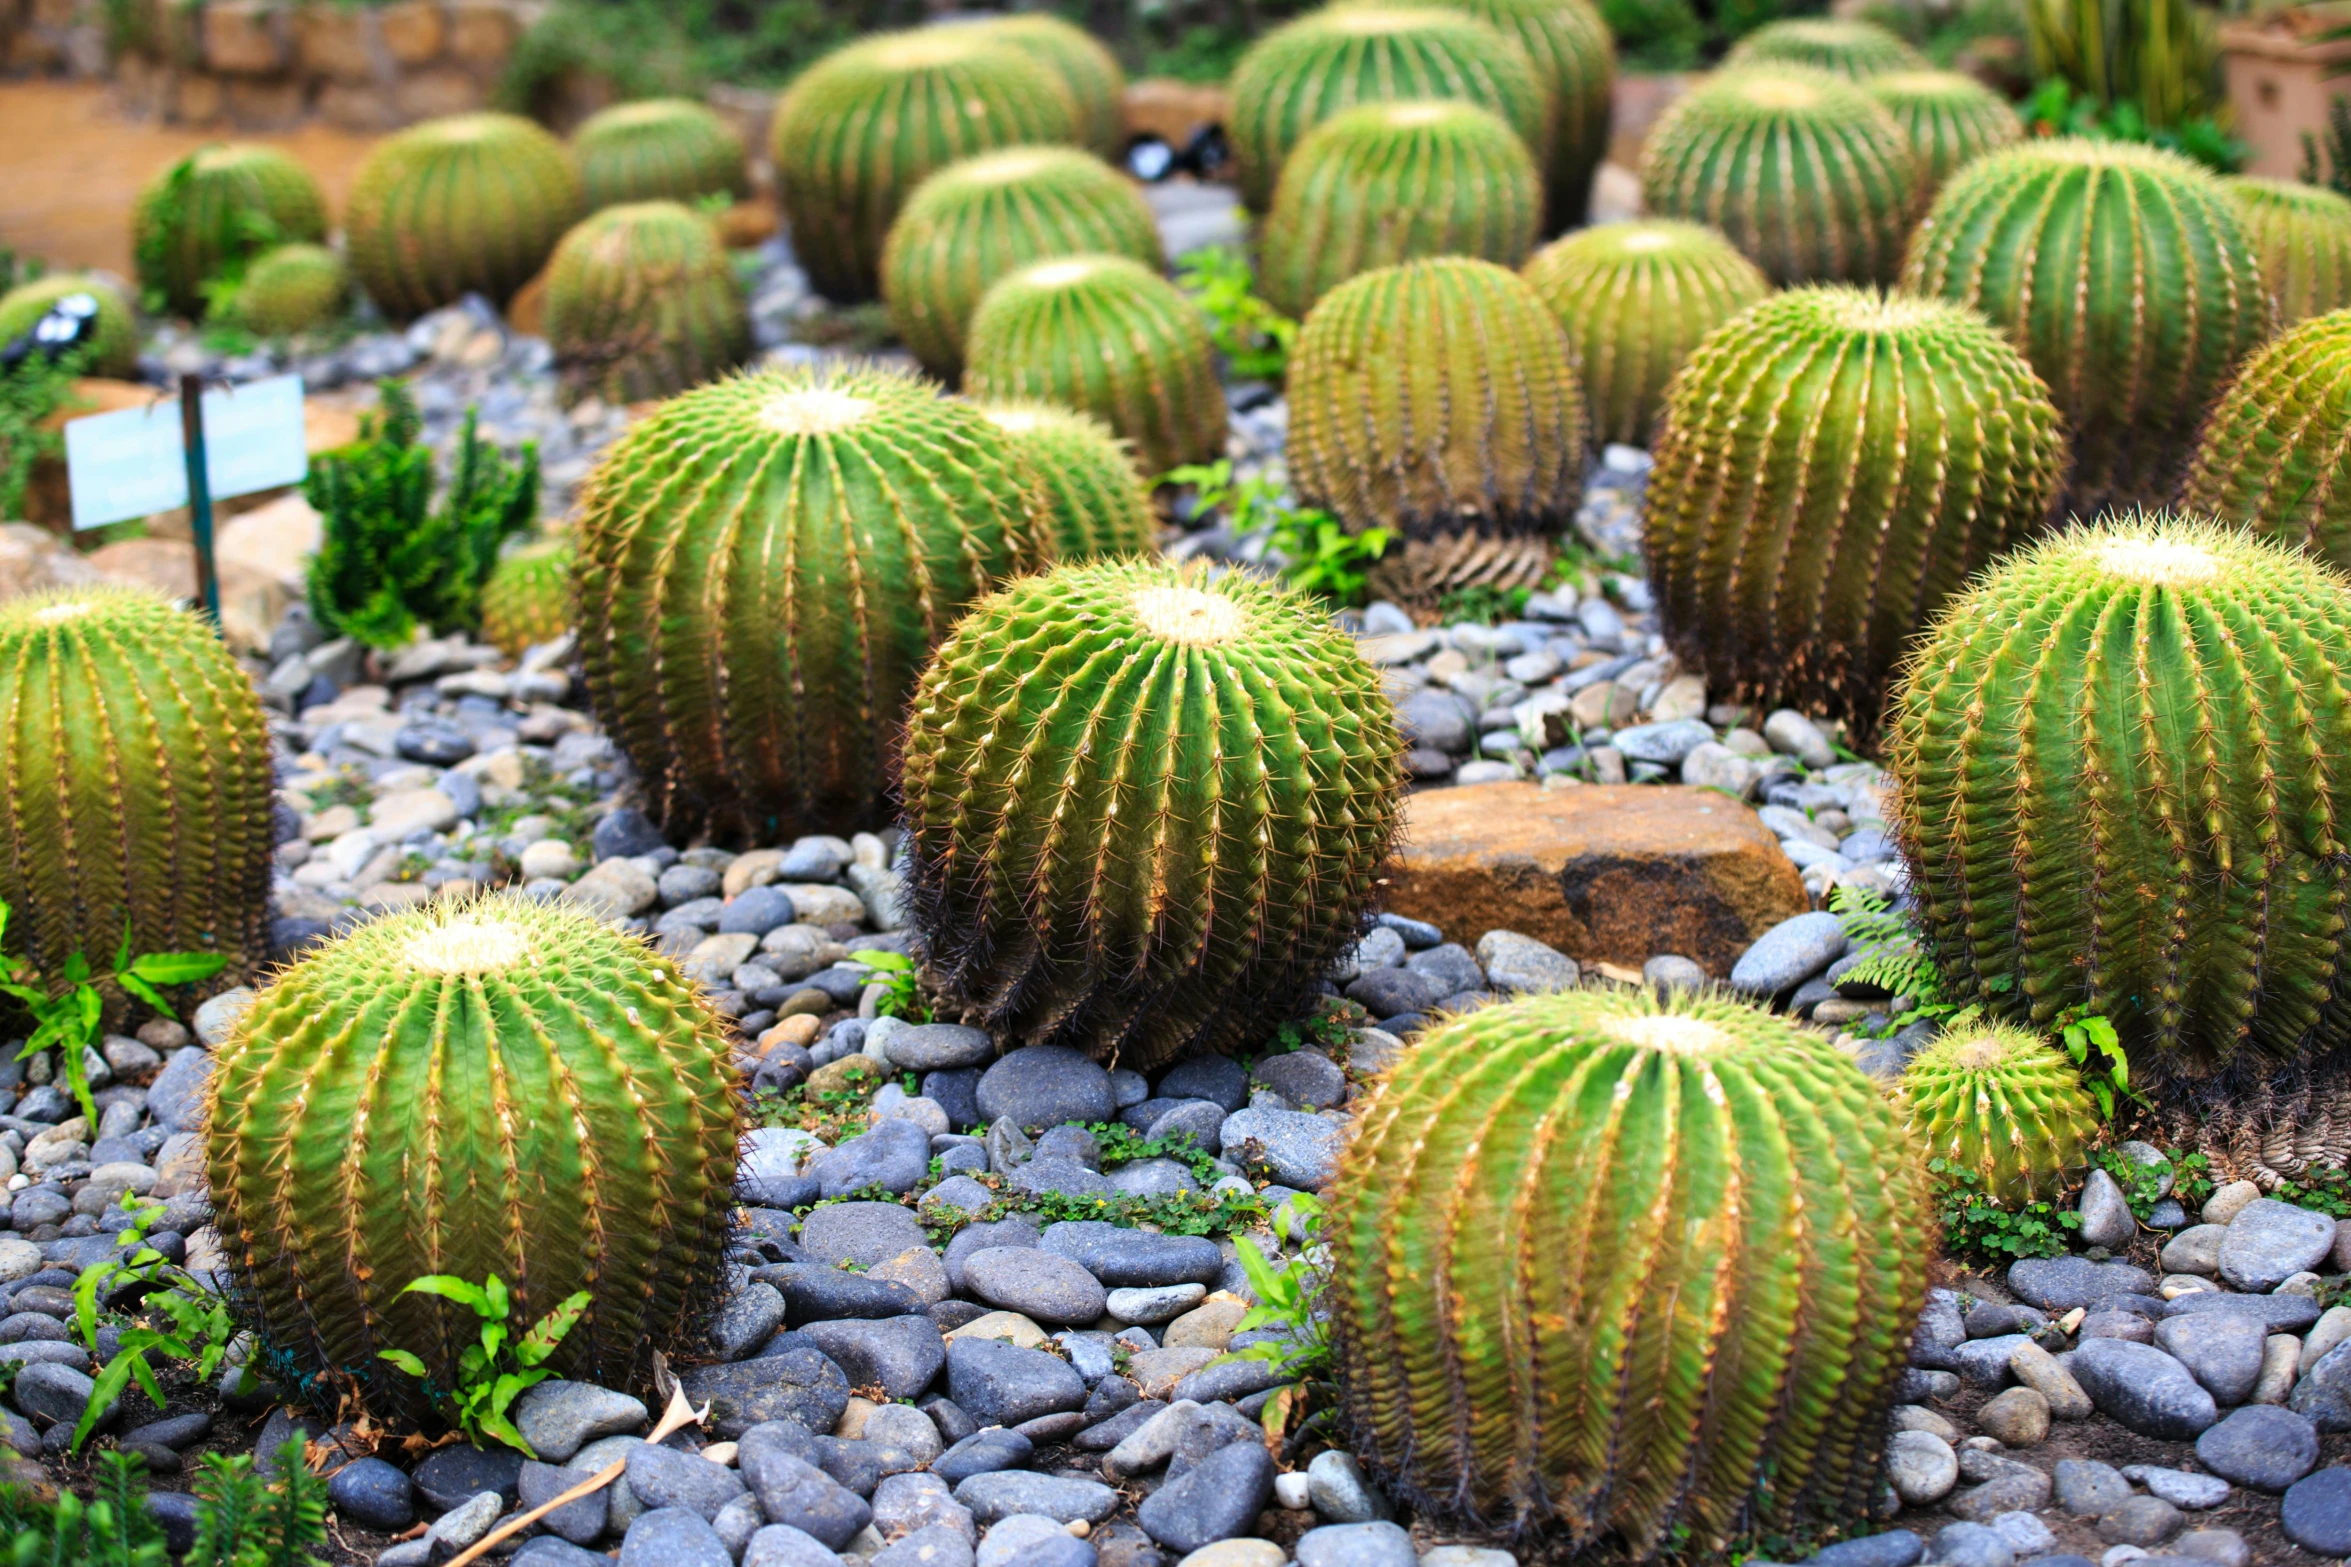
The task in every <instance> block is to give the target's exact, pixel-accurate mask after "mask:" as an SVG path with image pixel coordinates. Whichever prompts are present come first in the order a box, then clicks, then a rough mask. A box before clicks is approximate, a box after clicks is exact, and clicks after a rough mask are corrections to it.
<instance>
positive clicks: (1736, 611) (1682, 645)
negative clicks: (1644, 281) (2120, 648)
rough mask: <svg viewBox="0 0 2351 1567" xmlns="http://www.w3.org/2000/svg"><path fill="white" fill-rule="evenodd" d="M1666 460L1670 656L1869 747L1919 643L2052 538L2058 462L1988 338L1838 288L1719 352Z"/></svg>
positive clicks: (1953, 314) (1669, 411)
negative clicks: (1843, 729) (2022, 550)
mask: <svg viewBox="0 0 2351 1567" xmlns="http://www.w3.org/2000/svg"><path fill="white" fill-rule="evenodd" d="M1656 458H1657V461H1656V466H1655V468H1654V469H1653V470H1652V471H1651V473H1650V476H1649V486H1648V492H1647V500H1646V503H1645V515H1644V519H1643V528H1644V533H1645V541H1644V542H1645V547H1646V553H1647V555H1648V560H1649V580H1650V582H1651V584H1652V585H1653V587H1654V588H1655V590H1656V593H1657V599H1658V606H1659V609H1660V611H1661V613H1662V616H1663V619H1664V621H1665V627H1666V632H1667V634H1668V636H1669V637H1670V638H1671V639H1672V641H1673V643H1674V646H1675V648H1676V650H1677V652H1678V653H1679V656H1680V657H1681V658H1682V659H1683V661H1684V662H1685V663H1687V664H1691V665H1695V666H1697V667H1699V668H1702V669H1704V670H1705V671H1706V673H1707V676H1708V679H1709V682H1710V683H1711V684H1715V685H1718V686H1721V687H1725V688H1728V689H1730V690H1732V691H1735V692H1736V693H1737V695H1736V696H1735V697H1733V698H1732V700H1735V701H1758V702H1765V703H1769V704H1773V705H1778V704H1781V703H1793V704H1797V705H1802V706H1804V709H1805V711H1807V712H1817V711H1828V712H1832V713H1835V714H1838V715H1840V716H1843V717H1846V718H1850V719H1852V720H1854V721H1855V722H1856V723H1857V724H1858V725H1860V726H1861V727H1862V728H1864V729H1866V728H1868V727H1870V726H1871V725H1873V724H1874V723H1875V722H1876V719H1877V713H1878V706H1879V699H1880V696H1881V694H1882V692H1883V689H1884V685H1885V681H1886V679H1887V678H1888V676H1889V675H1891V674H1892V673H1893V670H1894V667H1895V665H1896V663H1897V662H1898V661H1899V659H1900V658H1901V655H1902V650H1903V648H1904V646H1905V645H1906V644H1907V643H1908V641H1909V640H1910V638H1911V636H1912V634H1913V633H1915V632H1916V631H1917V630H1918V629H1919V628H1920V627H1921V626H1923V625H1924V624H1925V623H1926V622H1927V620H1928V619H1929V618H1931V617H1932V616H1933V615H1934V614H1935V612H1936V611H1937V609H1939V608H1940V607H1941V605H1942V604H1943V602H1944V600H1946V599H1947V598H1949V597H1950V596H1951V595H1952V594H1954V593H1956V592H1958V591H1959V590H1960V589H1961V588H1963V587H1965V586H1966V584H1967V581H1968V579H1969V578H1970V577H1971V576H1973V575H1974V574H1975V573H1976V572H1977V571H1979V570H1981V569H1982V568H1983V567H1984V566H1985V565H1986V564H1988V563H1989V562H1990V561H1991V560H1992V559H1993V558H1995V557H1996V556H1998V555H2000V554H2002V553H2003V552H2004V551H2006V550H2008V549H2011V548H2013V547H2014V546H2015V545H2017V544H2018V543H2021V542H2022V541H2023V540H2025V539H2027V538H2030V537H2031V536H2033V535H2034V534H2035V533H2037V532H2038V531H2039V530H2040V529H2041V528H2042V527H2043V526H2044V525H2045V524H2046V523H2047V522H2048V520H2049V517H2050V508H2051V505H2052V503H2053V502H2054V501H2055V499H2056V495H2057V485H2058V479H2059V476H2060V474H2061V473H2062V472H2063V470H2064V458H2065V448H2064V441H2063V438H2062V437H2061V435H2060V434H2059V425H2058V419H2057V410H2056V408H2055V407H2054V406H2052V405H2051V403H2050V401H2049V393H2048V389H2047V388H2046V387H2044V386H2043V385H2042V384H2041V381H2040V378H2039V377H2037V376H2035V375H2034V374H2033V372H2032V367H2031V366H2029V365H2027V364H2026V363H2025V362H2024V357H2023V356H2022V355H2021V354H2019V353H2018V352H2017V351H2016V350H2015V349H2014V348H2012V347H2010V346H2009V345H2008V344H2007V342H2005V341H2004V340H2003V339H2002V338H2001V337H2000V336H1999V334H1998V333H1996V332H1994V331H1993V330H1992V329H1991V328H1990V327H1989V326H1987V325H1986V324H1985V323H1984V321H1983V320H1982V318H1981V317H1979V316H1976V315H1975V314H1973V313H1972V312H1970V311H1966V310H1961V309H1959V308H1958V307H1956V306H1954V305H1947V304H1944V303H1943V302H1942V301H1940V300H1928V299H1912V298H1906V297H1903V296H1900V295H1895V296H1892V297H1888V298H1881V297H1879V296H1878V295H1877V294H1875V293H1872V292H1869V291H1867V290H1863V289H1856V288H1844V287H1837V288H1808V289H1797V290H1794V291H1792V292H1789V293H1786V294H1780V295H1775V296H1774V297H1772V298H1770V299H1766V300H1764V301H1763V302H1762V303H1760V304H1757V305H1755V306H1753V307H1752V308H1750V309H1749V310H1748V311H1747V312H1746V313H1745V314H1744V315H1741V316H1738V317H1736V318H1734V319H1733V320H1732V321H1730V322H1729V323H1728V324H1726V325H1725V326H1723V327H1722V328H1721V329H1720V330H1718V331H1717V332H1715V334H1714V335H1713V336H1711V337H1709V338H1708V339H1707V340H1706V341H1705V343H1704V344H1702V345H1701V346H1700V347H1699V349H1698V351H1697V352H1696V353H1695V354H1694V355H1692V356H1691V358H1690V361H1689V363H1688V364H1687V365H1685V366H1684V367H1683V369H1682V372H1681V375H1680V376H1679V377H1678V378H1677V379H1676V380H1675V381H1674V383H1673V389H1672V391H1671V393H1670V394H1669V396H1668V398H1667V404H1666V413H1665V423H1664V430H1663V433H1662V434H1661V435H1660V436H1659V438H1658V442H1657V453H1656Z"/></svg>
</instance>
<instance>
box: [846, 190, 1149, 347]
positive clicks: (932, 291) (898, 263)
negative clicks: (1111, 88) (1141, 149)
mask: <svg viewBox="0 0 2351 1567" xmlns="http://www.w3.org/2000/svg"><path fill="white" fill-rule="evenodd" d="M1089 253H1098V254H1102V255H1111V256H1127V257H1130V258H1132V259H1133V260H1136V261H1139V262H1141V263H1143V264H1144V265H1145V266H1147V267H1150V268H1151V269H1152V270H1153V271H1158V270H1160V269H1162V268H1164V267H1165V266H1166V264H1167V256H1166V252H1165V251H1164V250H1163V249H1162V248H1161V245H1160V241H1159V225H1158V223H1157V222H1156V221H1154V220H1153V218H1152V216H1151V208H1150V205H1149V204H1148V203H1147V202H1145V201H1144V200H1143V198H1142V196H1141V195H1140V194H1139V193H1138V192H1137V191H1136V189H1135V187H1134V186H1133V185H1132V184H1130V183H1128V182H1127V180H1126V179H1125V178H1124V177H1123V176H1121V175H1120V174H1119V173H1118V172H1117V171H1116V170H1114V169H1113V168H1111V167H1110V165H1109V164H1107V163H1104V162H1103V161H1102V160H1101V159H1100V158H1097V157H1094V156H1093V155H1092V154H1090V153H1086V152H1081V151H1080V150H1078V149H1077V148H1075V147H1012V148H1007V149H1006V150H1005V151H1002V152H990V153H983V154H981V155H980V156H979V157H976V158H966V159H965V160H964V161H963V162H961V163H952V164H949V165H948V166H947V167H946V168H944V169H941V170H940V171H939V172H938V173H936V174H934V175H932V176H931V177H930V178H929V179H927V180H924V181H923V182H922V184H921V185H919V186H918V187H916V189H915V192H914V194H913V196H911V197H909V198H908V200H907V203H906V210H905V211H904V212H902V213H900V214H899V215H898V221H897V222H896V223H894V224H892V225H891V227H890V239H889V243H888V244H887V245H886V246H884V247H883V250H882V297H883V298H884V299H885V300H887V301H888V302H889V306H890V324H891V325H892V326H894V327H896V328H897V330H898V336H899V337H900V338H902V339H903V340H904V341H905V343H906V346H907V347H908V348H910V349H912V350H913V351H914V356H915V358H917V359H919V360H921V361H922V363H923V368H925V369H926V370H929V371H930V372H931V373H932V374H933V375H936V376H938V377H939V378H940V379H942V380H945V381H949V382H952V381H953V380H954V379H955V378H956V377H957V376H959V375H961V374H962V373H963V340H964V337H965V335H966V334H967V333H968V332H969V330H970V328H971V314H972V312H973V311H974V310H977V309H978V308H979V304H980V298H981V296H982V295H984V294H985V293H987V291H988V286H989V285H990V284H992V283H994V282H995V281H996V280H997V279H999V278H1002V277H1004V276H1006V275H1007V274H1009V273H1013V272H1017V271H1019V270H1020V269H1021V268H1022V267H1024V266H1027V265H1028V264H1029V263H1030V262H1032V261H1045V260H1049V259H1051V258H1052V257H1055V256H1075V255H1085V254H1089Z"/></svg>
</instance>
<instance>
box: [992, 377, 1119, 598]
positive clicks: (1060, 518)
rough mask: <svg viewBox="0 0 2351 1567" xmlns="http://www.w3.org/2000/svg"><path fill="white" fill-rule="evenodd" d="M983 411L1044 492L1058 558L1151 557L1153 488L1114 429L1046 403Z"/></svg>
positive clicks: (996, 406)
mask: <svg viewBox="0 0 2351 1567" xmlns="http://www.w3.org/2000/svg"><path fill="white" fill-rule="evenodd" d="M980 412H982V413H984V414H986V415H987V416H988V422H989V423H990V424H993V425H994V426H995V427H996V428H997V429H999V430H1002V431H1003V432H1004V436H1005V439H1006V440H1007V441H1009V442H1010V443H1011V445H1012V449H1013V451H1014V453H1015V454H1016V455H1018V456H1019V458H1020V460H1021V461H1022V462H1023V463H1025V464H1027V466H1028V469H1029V472H1030V474H1031V476H1032V477H1033V478H1034V480H1035V482H1036V484H1037V487H1038V489H1039V490H1040V492H1041V493H1042V497H1043V500H1044V504H1045V521H1046V526H1047V528H1048V530H1049V531H1050V532H1051V534H1052V538H1053V554H1054V557H1055V558H1056V559H1058V560H1067V561H1080V560H1090V559H1092V558H1093V557H1095V556H1097V555H1148V554H1149V553H1151V548H1152V546H1153V544H1154V543H1156V542H1157V539H1158V534H1159V520H1158V514H1157V513H1156V512H1154V511H1153V510H1152V506H1151V487H1150V486H1149V485H1147V484H1145V483H1144V482H1143V477H1142V475H1141V474H1139V473H1137V472H1136V471H1135V460H1134V457H1133V455H1132V454H1131V453H1130V452H1129V451H1128V449H1127V445H1126V443H1125V442H1124V441H1121V440H1120V439H1119V438H1118V437H1117V436H1115V435H1113V434H1111V433H1110V427H1109V426H1108V425H1106V424H1104V423H1103V422H1102V421H1101V420H1099V419H1096V418H1093V417H1091V416H1090V415H1087V414H1081V413H1072V412H1070V411H1069V410H1068V409H1066V408H1055V407H1053V406H1051V405H1050V404H1046V403H990V404H984V405H982V407H981V409H980Z"/></svg>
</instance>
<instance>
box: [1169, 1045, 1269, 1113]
mask: <svg viewBox="0 0 2351 1567" xmlns="http://www.w3.org/2000/svg"><path fill="white" fill-rule="evenodd" d="M1154 1091H1155V1092H1156V1093H1157V1094H1158V1095H1159V1097H1160V1098H1162V1099H1206V1100H1208V1101H1210V1102H1211V1103H1213V1104H1215V1105H1217V1106H1218V1107H1220V1108H1222V1109H1224V1110H1226V1111H1228V1112H1229V1111H1233V1110H1238V1109H1240V1108H1241V1106H1243V1105H1245V1104H1247V1103H1248V1102H1249V1074H1248V1073H1247V1072H1246V1071H1244V1070H1243V1069H1242V1067H1241V1063H1240V1062H1238V1061H1235V1060H1234V1059H1233V1058H1232V1057H1230V1056H1193V1057H1192V1058H1190V1059H1189V1060H1185V1061H1178V1062H1177V1063H1176V1064H1175V1065H1174V1066H1171V1067H1169V1068H1168V1069H1167V1070H1166V1071H1165V1072H1163V1073H1161V1074H1160V1077H1159V1083H1158V1087H1157V1088H1156V1089H1155V1090H1154Z"/></svg>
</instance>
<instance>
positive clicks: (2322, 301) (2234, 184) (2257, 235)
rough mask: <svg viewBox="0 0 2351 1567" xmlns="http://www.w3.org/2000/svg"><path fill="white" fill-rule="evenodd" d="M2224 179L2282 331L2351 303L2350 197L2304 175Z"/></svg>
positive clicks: (2223, 182)
mask: <svg viewBox="0 0 2351 1567" xmlns="http://www.w3.org/2000/svg"><path fill="white" fill-rule="evenodd" d="M2220 183H2221V188H2222V189H2224V190H2226V191H2227V192H2228V193H2229V199H2230V200H2231V201H2233V202H2235V203H2236V207H2237V221H2238V222H2239V223H2241V224H2243V225H2244V229H2245V238H2246V239H2247V240H2249V241H2251V242H2252V245H2253V250H2254V253H2255V254H2257V255H2258V256H2260V258H2261V275H2262V277H2263V278H2264V279H2265V280H2266V281H2267V282H2268V284H2269V290H2270V294H2271V296H2272V297H2273V298H2274V299H2275V300H2276V302H2277V324H2278V329H2279V330H2280V331H2283V330H2284V329H2285V328H2287V327H2290V326H2293V325H2295V324H2296V323H2298V322H2302V321H2307V320H2309V319H2310V318H2311V317H2312V316H2319V315H2325V314H2326V313H2327V312H2328V311H2330V310H2340V309H2342V308H2343V307H2344V306H2345V305H2351V200H2346V199H2345V198H2344V197H2343V196H2342V195H2341V194H2340V193H2339V192H2336V191H2331V190H2327V189H2325V188H2324V187H2322V186H2318V185H2305V184H2303V183H2302V182H2301V181H2299V180H2264V179H2255V178H2253V177H2252V176H2250V175H2234V176H2231V177H2230V178H2228V179H2224V180H2222V181H2221V182H2220Z"/></svg>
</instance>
